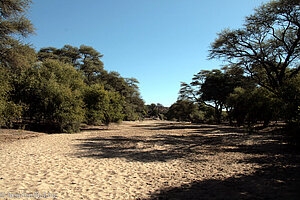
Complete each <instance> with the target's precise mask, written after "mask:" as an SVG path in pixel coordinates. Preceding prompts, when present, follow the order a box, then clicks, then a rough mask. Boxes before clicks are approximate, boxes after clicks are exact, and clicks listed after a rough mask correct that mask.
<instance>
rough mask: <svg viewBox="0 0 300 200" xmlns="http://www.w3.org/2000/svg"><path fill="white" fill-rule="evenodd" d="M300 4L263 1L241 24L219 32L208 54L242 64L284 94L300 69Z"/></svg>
mask: <svg viewBox="0 0 300 200" xmlns="http://www.w3.org/2000/svg"><path fill="white" fill-rule="evenodd" d="M299 8H300V4H299V1H298V0H276V1H271V2H269V3H266V4H264V5H262V6H261V7H259V8H257V9H256V10H255V13H254V14H253V15H250V16H249V17H246V22H245V24H244V25H243V27H242V28H240V29H236V30H229V29H227V30H224V31H222V32H221V33H219V34H218V38H217V39H216V40H215V41H214V42H213V43H212V45H211V47H210V55H209V57H210V58H211V59H212V58H223V59H225V60H229V61H231V62H235V63H239V64H241V65H242V66H244V68H245V69H246V71H247V72H248V73H249V74H250V75H251V76H252V77H253V78H254V79H255V80H256V81H257V83H258V84H259V85H261V86H262V87H265V88H267V89H268V90H269V91H271V92H273V93H275V94H277V95H279V96H281V97H283V96H284V94H283V95H282V93H280V92H279V91H280V90H281V87H282V86H284V85H285V82H286V80H289V79H290V78H293V77H295V76H296V75H297V74H298V73H299V70H300V65H299V55H300V51H299V50H300V46H299V41H300V30H299V28H300V23H299V18H300V12H299Z"/></svg>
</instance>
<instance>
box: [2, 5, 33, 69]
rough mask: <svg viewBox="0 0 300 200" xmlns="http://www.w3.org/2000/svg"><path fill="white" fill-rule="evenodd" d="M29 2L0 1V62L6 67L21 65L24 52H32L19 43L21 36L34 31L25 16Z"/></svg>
mask: <svg viewBox="0 0 300 200" xmlns="http://www.w3.org/2000/svg"><path fill="white" fill-rule="evenodd" d="M30 4H31V1H30V0H19V1H13V0H1V1H0V64H1V65H2V66H4V67H6V68H15V67H16V65H23V64H24V61H26V60H25V59H24V57H25V56H26V54H32V52H34V51H32V49H31V48H29V46H27V45H23V44H22V43H21V39H22V38H23V37H26V36H28V35H29V34H31V33H33V32H34V29H33V25H32V23H31V22H30V20H29V19H28V18H27V17H26V12H27V9H28V8H29V5H30Z"/></svg>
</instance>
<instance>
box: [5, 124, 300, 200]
mask: <svg viewBox="0 0 300 200" xmlns="http://www.w3.org/2000/svg"><path fill="white" fill-rule="evenodd" d="M33 136H34V137H33ZM24 138H26V139H24ZM0 159H1V162H0V169H1V170H0V199H10V198H12V195H18V194H19V195H22V194H23V195H26V194H27V195H30V194H35V195H36V196H38V195H39V196H40V197H38V198H36V199H45V198H44V197H43V195H45V194H46V196H47V195H48V196H47V197H48V199H297V198H298V197H299V188H300V187H299V186H300V185H299V176H300V175H299V173H300V170H299V164H300V157H299V154H298V153H297V152H296V150H293V148H291V147H290V146H289V145H287V144H286V143H284V142H283V141H282V137H281V136H279V135H271V134H268V133H254V134H248V133H245V132H243V131H241V130H238V129H235V128H232V127H228V126H217V125H195V124H190V123H177V122H168V121H142V122H123V123H121V124H120V125H112V126H110V127H109V128H108V129H107V128H103V127H90V128H87V129H86V130H83V131H82V132H81V133H76V134H41V133H34V132H26V131H23V132H22V131H17V130H0ZM1 195H2V197H1ZM9 195H11V196H9ZM51 195H52V196H51ZM18 199H30V198H27V197H26V198H25V197H21V196H20V198H18ZM32 199H34V198H32Z"/></svg>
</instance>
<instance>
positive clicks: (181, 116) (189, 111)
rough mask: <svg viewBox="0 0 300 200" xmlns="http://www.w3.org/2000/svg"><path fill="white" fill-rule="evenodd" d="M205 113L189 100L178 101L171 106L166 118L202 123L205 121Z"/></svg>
mask: <svg viewBox="0 0 300 200" xmlns="http://www.w3.org/2000/svg"><path fill="white" fill-rule="evenodd" d="M204 115H205V114H204V112H203V111H200V110H199V107H198V105H197V104H196V103H194V102H192V101H189V100H177V101H176V102H175V103H174V104H172V105H171V107H170V108H169V110H168V112H167V113H166V116H167V118H168V119H169V120H175V119H176V120H177V121H189V122H202V121H204V118H205V116H204Z"/></svg>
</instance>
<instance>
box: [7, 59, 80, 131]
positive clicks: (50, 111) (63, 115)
mask: <svg viewBox="0 0 300 200" xmlns="http://www.w3.org/2000/svg"><path fill="white" fill-rule="evenodd" d="M83 87H84V82H83V76H82V74H81V73H80V72H78V71H76V70H75V69H74V67H73V66H71V65H69V64H65V63H62V62H60V61H58V60H45V61H44V62H43V63H40V64H38V65H37V66H35V67H33V68H29V69H28V70H26V71H25V72H24V73H22V76H20V77H19V82H18V83H17V84H16V87H15V91H14V92H13V94H14V97H13V98H14V100H15V101H20V102H23V103H24V104H26V105H27V107H28V109H27V110H26V111H25V113H24V118H26V119H29V120H30V121H31V122H32V123H33V124H35V126H37V125H38V124H41V125H48V126H50V127H53V128H54V129H56V131H60V132H77V131H79V127H80V123H81V122H82V121H83V119H84V109H83V105H84V104H83V100H82V99H83V98H82V92H81V91H82V89H83Z"/></svg>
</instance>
